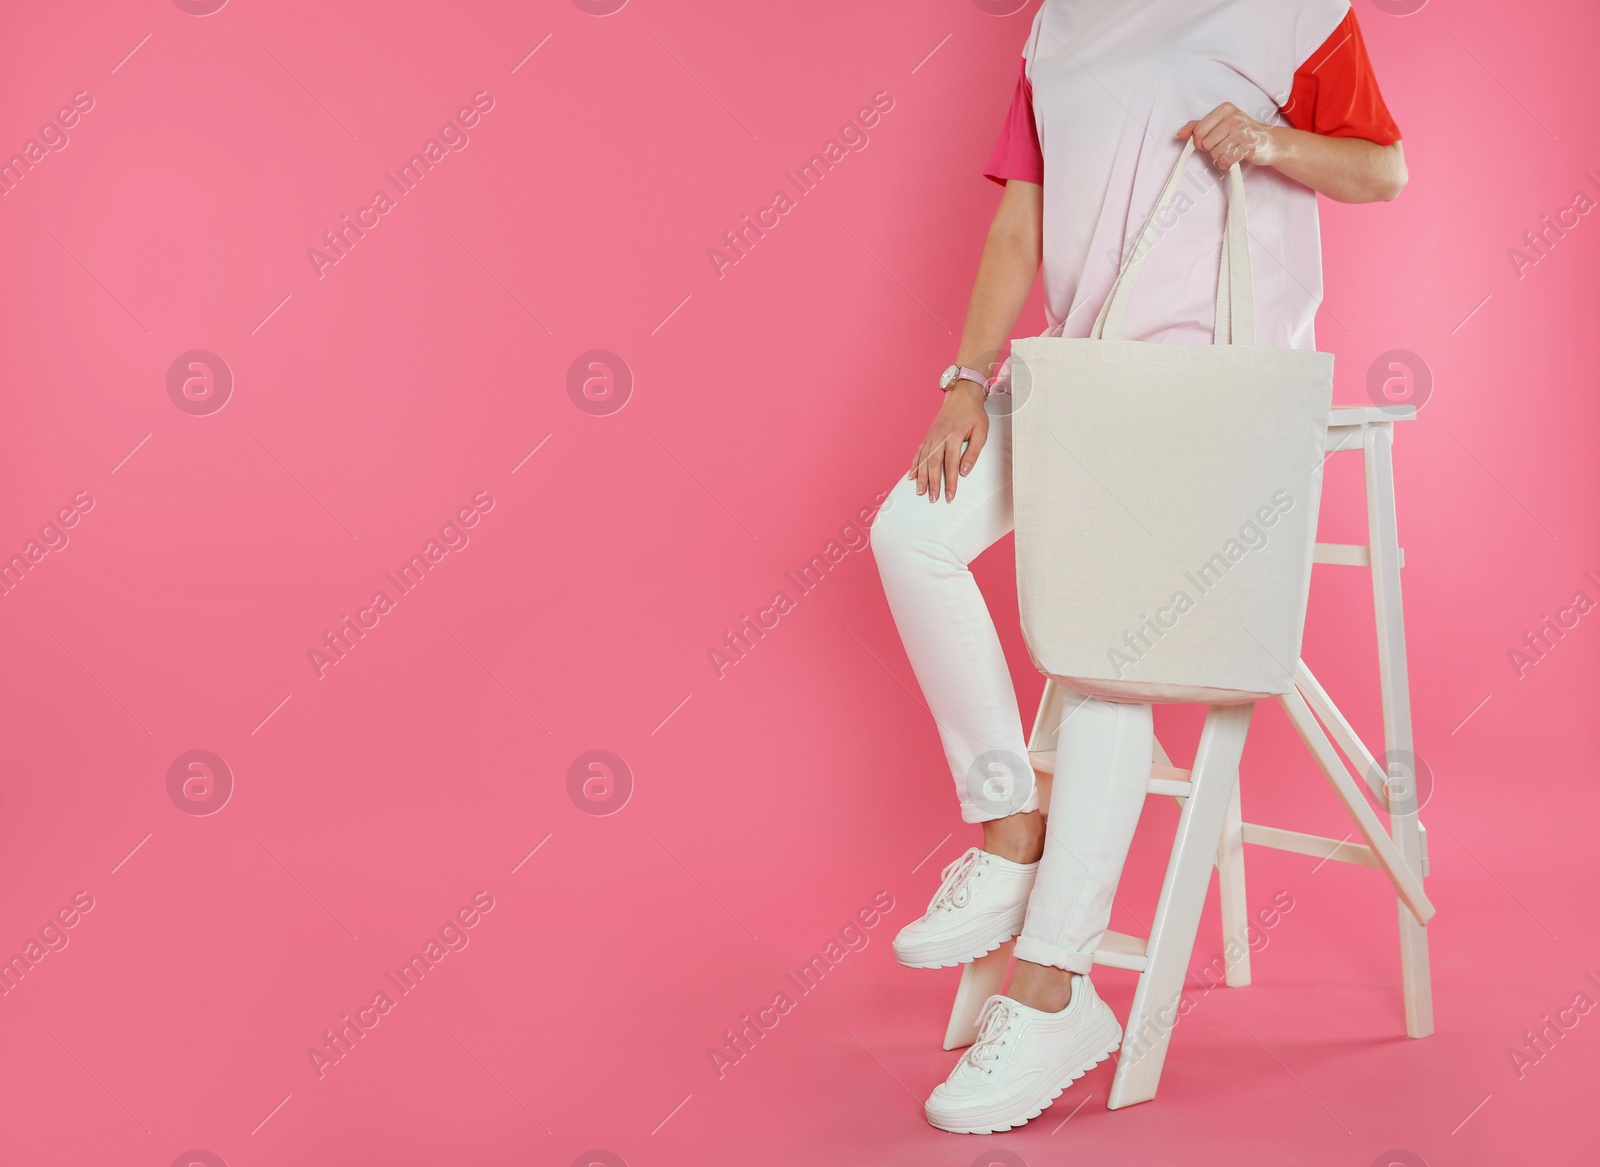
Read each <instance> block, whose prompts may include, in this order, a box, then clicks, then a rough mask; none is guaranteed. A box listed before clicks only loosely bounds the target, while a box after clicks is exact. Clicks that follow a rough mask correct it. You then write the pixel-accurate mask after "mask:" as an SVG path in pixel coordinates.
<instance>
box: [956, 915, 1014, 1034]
mask: <svg viewBox="0 0 1600 1167" xmlns="http://www.w3.org/2000/svg"><path fill="white" fill-rule="evenodd" d="M1016 945H1017V942H1016V941H1015V940H1007V941H1006V942H1005V943H1004V944H1002V945H1001V946H1000V947H999V948H996V949H995V950H994V951H993V952H986V953H984V954H983V955H982V956H980V957H978V959H977V960H974V961H970V962H968V963H967V964H964V965H962V966H961V984H960V985H959V986H958V987H957V989H956V1000H955V1004H954V1005H952V1006H951V1007H950V1024H949V1026H948V1027H946V1029H945V1032H944V1048H945V1049H960V1048H962V1047H963V1046H968V1045H971V1044H972V1043H973V1042H975V1041H977V1040H978V1014H979V1013H982V1012H983V1003H984V1002H985V1001H987V1000H988V999H989V998H990V997H992V996H994V995H995V994H996V993H998V992H1000V991H1001V990H1002V989H1004V988H1005V983H1006V970H1007V969H1008V968H1010V967H1011V950H1012V949H1013V948H1015V947H1016Z"/></svg>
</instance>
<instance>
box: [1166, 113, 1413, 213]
mask: <svg viewBox="0 0 1600 1167" xmlns="http://www.w3.org/2000/svg"><path fill="white" fill-rule="evenodd" d="M1191 135H1192V136H1193V137H1194V144H1195V146H1196V147H1197V148H1199V149H1202V150H1205V151H1206V152H1208V153H1209V154H1210V155H1211V160H1212V161H1213V162H1214V163H1216V165H1217V166H1218V168H1219V169H1222V170H1226V169H1227V168H1228V167H1230V166H1232V165H1233V164H1234V163H1235V162H1250V163H1253V164H1255V165H1257V166H1271V167H1274V168H1276V169H1277V170H1278V172H1279V173H1281V174H1284V175H1286V176H1287V177H1289V178H1292V179H1294V180H1295V181H1296V182H1298V183H1301V184H1303V185H1305V186H1309V187H1310V188H1311V189H1312V190H1314V191H1316V192H1317V193H1319V194H1325V195H1327V196H1328V197H1329V198H1330V199H1337V200H1338V201H1339V202H1341V203H1378V202H1388V201H1389V200H1390V199H1393V198H1395V197H1396V196H1398V195H1399V193H1400V192H1401V191H1402V190H1404V189H1405V185H1406V158H1405V153H1404V152H1403V151H1402V150H1401V148H1400V143H1399V142H1393V143H1391V144H1389V145H1387V146H1380V145H1378V143H1376V142H1369V141H1368V140H1367V139H1365V138H1335V137H1330V136H1329V135H1326V134H1313V133H1310V132H1308V131H1306V130H1297V129H1295V128H1294V127H1293V126H1269V125H1267V124H1266V123H1264V122H1258V121H1256V119H1255V118H1253V117H1251V116H1250V115H1249V114H1247V113H1245V112H1244V111H1243V110H1242V109H1240V108H1239V107H1238V106H1236V105H1234V104H1233V102H1231V101H1225V102H1223V103H1222V104H1221V105H1219V106H1217V108H1216V109H1214V110H1212V111H1211V112H1210V113H1208V114H1206V116H1205V117H1203V118H1200V119H1199V120H1198V121H1192V122H1185V123H1184V124H1183V125H1182V126H1180V127H1178V137H1180V138H1184V137H1189V136H1191Z"/></svg>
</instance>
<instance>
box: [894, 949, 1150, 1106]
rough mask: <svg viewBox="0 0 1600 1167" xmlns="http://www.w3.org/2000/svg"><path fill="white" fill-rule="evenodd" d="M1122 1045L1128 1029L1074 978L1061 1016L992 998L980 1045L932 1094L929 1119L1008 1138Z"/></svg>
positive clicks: (981, 1022)
mask: <svg viewBox="0 0 1600 1167" xmlns="http://www.w3.org/2000/svg"><path fill="white" fill-rule="evenodd" d="M1121 1044H1122V1026H1120V1025H1118V1024H1117V1019H1116V1016H1115V1015H1114V1014H1113V1013H1112V1012H1111V1009H1110V1007H1109V1006H1108V1005H1106V1003H1105V1002H1104V1001H1102V1000H1101V999H1100V996H1099V994H1098V993H1096V992H1095V991H1094V986H1093V985H1092V984H1091V983H1090V981H1089V978H1088V977H1086V976H1074V977H1073V978H1072V1000H1071V1001H1070V1002H1068V1004H1067V1007H1066V1008H1065V1009H1063V1010H1061V1012H1059V1013H1045V1012H1042V1011H1041V1010H1038V1009H1033V1008H1030V1007H1028V1006H1027V1005H1024V1004H1022V1003H1021V1002H1020V1001H1013V1000H1012V999H1011V998H1010V997H999V996H995V997H990V998H989V999H988V1000H987V1001H985V1002H984V1003H983V1013H982V1015H981V1016H980V1017H979V1018H978V1040H977V1042H975V1043H974V1044H973V1045H972V1046H971V1047H970V1048H969V1049H968V1050H967V1051H966V1053H964V1054H962V1055H961V1060H960V1061H959V1062H957V1063H956V1067H955V1069H953V1070H951V1071H950V1076H949V1077H948V1078H946V1079H945V1080H944V1081H943V1082H942V1083H940V1084H939V1085H938V1086H935V1087H934V1088H933V1093H932V1094H931V1095H929V1096H928V1102H927V1105H926V1107H924V1111H925V1113H926V1114H927V1116H928V1121H929V1122H930V1123H932V1124H933V1125H934V1126H936V1127H938V1128H939V1129H940V1130H946V1131H955V1132H957V1133H959V1134H972V1135H986V1134H993V1133H994V1132H996V1131H1008V1130H1010V1129H1011V1128H1012V1127H1014V1126H1021V1125H1022V1124H1023V1123H1025V1122H1027V1121H1028V1120H1029V1119H1032V1118H1037V1117H1039V1114H1040V1112H1041V1111H1043V1110H1044V1108H1045V1107H1047V1106H1049V1105H1050V1103H1051V1102H1053V1101H1054V1100H1055V1099H1056V1097H1057V1096H1058V1095H1059V1094H1060V1093H1061V1092H1062V1091H1063V1090H1065V1089H1066V1088H1067V1087H1068V1086H1070V1085H1072V1083H1073V1082H1075V1081H1076V1080H1077V1079H1079V1078H1081V1077H1083V1075H1084V1074H1085V1073H1087V1072H1088V1071H1089V1070H1092V1069H1094V1067H1095V1066H1096V1065H1098V1064H1099V1063H1100V1062H1103V1061H1105V1060H1106V1058H1108V1057H1110V1056H1111V1054H1112V1051H1114V1050H1115V1049H1116V1048H1117V1046H1119V1045H1121Z"/></svg>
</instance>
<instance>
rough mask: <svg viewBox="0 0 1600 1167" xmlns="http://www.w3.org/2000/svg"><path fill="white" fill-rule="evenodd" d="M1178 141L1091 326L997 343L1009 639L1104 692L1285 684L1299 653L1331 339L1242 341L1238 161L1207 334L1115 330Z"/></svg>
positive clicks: (1250, 693)
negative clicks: (1004, 353)
mask: <svg viewBox="0 0 1600 1167" xmlns="http://www.w3.org/2000/svg"><path fill="white" fill-rule="evenodd" d="M1192 153H1194V139H1193V138H1190V139H1188V140H1186V141H1185V142H1184V146H1183V152H1182V154H1181V155H1180V156H1179V158H1178V161H1177V163H1176V165H1174V166H1173V168H1172V174H1171V176H1170V177H1169V178H1168V179H1167V183H1166V186H1165V187H1164V188H1163V189H1162V191H1161V195H1160V197H1159V198H1158V199H1157V200H1156V204H1155V207H1154V208H1153V209H1152V210H1151V212H1150V217H1149V218H1148V219H1147V220H1146V221H1145V225H1144V229H1143V231H1142V232H1141V233H1140V236H1139V241H1138V243H1137V244H1136V245H1135V247H1134V249H1133V251H1132V253H1131V254H1130V255H1129V257H1128V259H1127V260H1126V261H1125V262H1124V264H1123V266H1122V269H1121V271H1120V272H1119V273H1118V276H1117V280H1116V283H1115V284H1114V285H1113V286H1112V290H1111V294H1110V296H1109V297H1108V298H1107V300H1106V302H1105V305H1104V306H1103V307H1102V308H1101V310H1100V315H1099V317H1098V318H1097V319H1096V320H1095V323H1094V328H1093V330H1092V331H1091V332H1090V334H1089V336H1088V337H1086V338H1075V337H1053V336H1036V337H1025V338H1020V339H1016V340H1013V341H1012V345H1011V353H1012V386H1013V403H1012V410H1013V414H1012V418H1013V420H1012V458H1013V466H1012V474H1013V478H1012V496H1013V509H1014V512H1015V516H1016V555H1017V590H1018V598H1019V601H1020V606H1021V616H1022V631H1023V637H1024V639H1025V640H1026V642H1027V645H1028V652H1029V654H1030V655H1031V656H1032V657H1033V663H1034V665H1035V666H1036V667H1037V668H1038V669H1039V670H1040V671H1041V672H1043V673H1045V674H1046V675H1047V676H1050V677H1054V678H1055V679H1057V680H1058V681H1060V682H1061V683H1062V684H1063V685H1065V686H1066V687H1067V688H1069V689H1072V690H1075V691H1077V692H1080V693H1084V694H1087V695H1088V696H1091V697H1099V698H1102V699H1105V700H1112V701H1136V702H1158V701H1196V702H1206V703H1208V704H1220V705H1228V704H1240V703H1243V702H1246V701H1254V700H1257V699H1259V698H1262V697H1266V696H1270V695H1273V694H1277V693H1285V692H1288V691H1289V689H1290V688H1291V687H1292V686H1293V678H1294V668H1295V664H1296V662H1297V661H1298V660H1299V657H1300V638H1301V633H1302V631H1303V628H1304V624H1305V613H1306V597H1307V593H1308V591H1309V589H1310V584H1311V560H1312V552H1313V547H1314V544H1315V541H1316V526H1317V506H1318V503H1319V501H1320V498H1321V490H1322V463H1323V459H1324V457H1325V449H1324V443H1325V440H1326V434H1327V426H1328V414H1329V410H1330V408H1331V403H1332V394H1333V355H1332V354H1331V353H1323V352H1313V351H1309V350H1303V349H1288V348H1278V347H1274V346H1267V345H1258V344H1256V343H1255V304H1254V300H1253V298H1252V292H1251V279H1250V252H1249V246H1248V239H1249V236H1248V233H1247V231H1246V216H1245V199H1244V179H1243V176H1242V175H1241V173H1240V170H1239V165H1238V164H1237V163H1235V164H1234V165H1233V166H1232V167H1230V168H1229V170H1228V194H1227V204H1228V213H1227V225H1226V227H1225V229H1224V232H1223V247H1222V259H1221V263H1220V265H1219V271H1218V279H1217V308H1216V323H1215V332H1214V334H1213V343H1212V344H1209V345H1177V344H1159V343H1150V342H1144V341H1129V340H1124V339H1123V318H1124V315H1125V313H1126V311H1127V306H1128V301H1129V298H1130V297H1131V296H1132V295H1133V292H1134V289H1135V287H1136V285H1137V284H1138V281H1139V272H1140V269H1141V268H1142V267H1143V266H1144V261H1145V257H1146V256H1147V255H1148V254H1149V251H1150V248H1151V246H1153V245H1154V244H1155V243H1157V242H1158V241H1159V234H1160V231H1159V223H1160V222H1161V220H1162V219H1163V218H1164V217H1165V216H1166V214H1167V211H1168V207H1169V205H1170V204H1171V202H1172V199H1173V195H1174V193H1175V191H1176V189H1177V185H1178V180H1179V179H1180V178H1181V177H1182V174H1183V170H1184V167H1185V165H1186V164H1187V163H1188V161H1189V156H1190V155H1191V154H1192ZM1160 291H1161V289H1159V288H1150V289H1148V291H1147V294H1148V295H1159V294H1160Z"/></svg>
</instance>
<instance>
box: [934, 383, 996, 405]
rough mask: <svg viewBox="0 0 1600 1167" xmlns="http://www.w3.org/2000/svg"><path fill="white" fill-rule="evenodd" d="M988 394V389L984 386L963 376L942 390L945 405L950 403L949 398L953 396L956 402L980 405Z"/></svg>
mask: <svg viewBox="0 0 1600 1167" xmlns="http://www.w3.org/2000/svg"><path fill="white" fill-rule="evenodd" d="M988 395H989V390H988V388H987V387H986V386H983V385H980V384H978V383H977V382H976V381H968V380H967V379H966V378H965V377H963V378H962V379H961V380H959V381H957V382H956V383H955V384H953V385H951V386H950V388H948V389H946V390H945V391H944V396H945V404H947V405H948V404H951V403H952V400H951V399H952V398H954V400H955V402H956V403H959V402H970V403H971V404H973V405H977V406H980V407H981V406H982V405H983V402H984V399H985V398H986V397H988Z"/></svg>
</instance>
